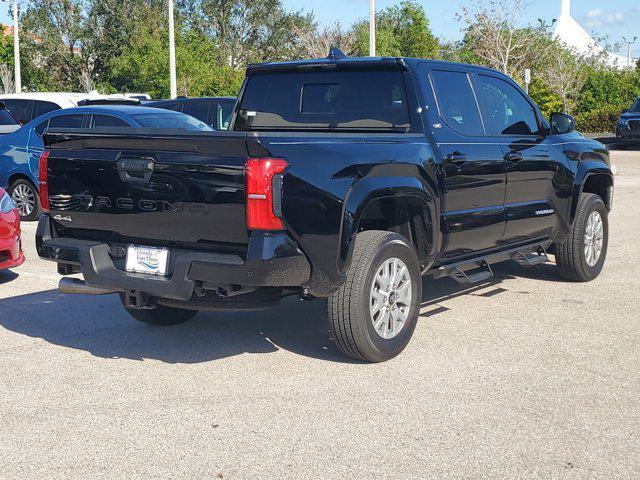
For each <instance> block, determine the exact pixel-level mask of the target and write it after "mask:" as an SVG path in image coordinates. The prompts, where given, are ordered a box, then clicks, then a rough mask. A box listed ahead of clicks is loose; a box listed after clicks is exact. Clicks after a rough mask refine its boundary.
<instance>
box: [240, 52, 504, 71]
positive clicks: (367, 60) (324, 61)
mask: <svg viewBox="0 0 640 480" xmlns="http://www.w3.org/2000/svg"><path fill="white" fill-rule="evenodd" d="M335 50H336V49H333V48H332V49H331V52H330V53H329V56H327V57H325V58H317V59H307V60H294V61H289V62H274V63H255V64H252V65H249V67H248V68H247V75H251V74H252V73H260V72H271V71H286V70H289V71H290V70H301V71H305V70H311V69H319V70H323V69H327V70H330V69H331V70H332V69H334V68H345V69H360V68H362V69H383V70H389V69H391V70H415V69H416V68H417V67H418V65H419V64H422V63H426V64H430V65H439V66H443V67H445V66H455V67H458V68H460V67H463V68H468V69H475V70H486V71H491V72H495V70H493V69H490V68H487V67H481V66H479V65H471V64H467V63H456V62H447V61H441V60H426V59H423V58H408V57H347V56H346V55H344V54H343V53H342V52H340V51H339V50H337V52H338V53H337V54H336V53H335ZM332 53H333V55H332Z"/></svg>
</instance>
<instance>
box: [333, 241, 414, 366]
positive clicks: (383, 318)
mask: <svg viewBox="0 0 640 480" xmlns="http://www.w3.org/2000/svg"><path fill="white" fill-rule="evenodd" d="M385 285H386V286H385ZM421 302H422V276H421V273H420V264H419V260H418V257H417V255H416V252H415V249H414V248H413V247H412V246H411V244H410V243H409V241H408V240H407V239H406V238H405V237H403V236H402V235H399V234H397V233H393V232H386V231H377V230H372V231H366V232H361V233H359V234H358V235H357V237H356V240H355V245H354V249H353V257H352V260H351V266H350V267H349V270H348V272H347V281H346V282H345V283H344V284H343V285H342V286H341V287H340V288H339V289H338V290H337V291H336V292H334V293H332V294H331V296H330V297H329V299H328V302H327V306H328V314H329V322H330V327H331V330H332V333H333V338H334V341H335V343H336V345H337V346H338V348H339V349H340V351H341V352H342V353H344V354H345V355H348V356H350V357H353V358H355V359H358V360H364V361H367V362H384V361H386V360H389V359H391V358H393V357H395V356H396V355H398V354H399V353H400V352H402V350H404V348H405V347H406V346H407V344H408V343H409V341H410V340H411V337H412V335H413V332H414V330H415V328H416V324H417V321H418V314H419V311H420V305H421Z"/></svg>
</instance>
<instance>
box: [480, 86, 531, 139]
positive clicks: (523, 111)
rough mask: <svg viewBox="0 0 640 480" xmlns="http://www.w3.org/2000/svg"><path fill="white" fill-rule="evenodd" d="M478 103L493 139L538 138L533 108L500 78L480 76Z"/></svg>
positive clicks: (520, 94)
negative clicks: (532, 136)
mask: <svg viewBox="0 0 640 480" xmlns="http://www.w3.org/2000/svg"><path fill="white" fill-rule="evenodd" d="M477 93H478V100H479V102H480V110H481V111H482V117H483V119H484V124H485V128H486V130H487V133H488V134H491V135H537V134H538V133H539V131H540V126H539V125H538V119H537V116H536V113H535V110H534V108H533V106H531V104H530V103H529V102H528V101H527V99H526V98H525V97H524V96H523V95H522V93H520V92H519V91H518V90H517V89H516V88H515V87H513V86H512V85H510V84H509V83H507V82H505V81H504V80H500V79H499V78H495V77H489V76H486V75H479V76H478V89H477Z"/></svg>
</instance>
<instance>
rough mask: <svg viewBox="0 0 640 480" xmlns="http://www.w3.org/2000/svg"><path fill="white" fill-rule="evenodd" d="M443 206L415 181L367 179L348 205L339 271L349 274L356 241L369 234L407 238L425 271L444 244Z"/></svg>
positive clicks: (346, 203)
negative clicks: (441, 214) (368, 232)
mask: <svg viewBox="0 0 640 480" xmlns="http://www.w3.org/2000/svg"><path fill="white" fill-rule="evenodd" d="M438 206H439V202H438V201H437V197H436V195H435V193H434V190H433V189H432V188H431V187H430V186H429V185H425V184H423V183H422V182H420V181H419V180H418V179H417V178H415V177H377V178H365V179H362V180H361V181H360V182H358V183H357V184H356V187H355V188H354V189H353V190H352V191H351V192H350V194H349V196H348V197H347V199H346V202H345V208H344V213H343V220H342V226H341V235H340V243H341V244H340V249H339V258H338V268H339V270H340V272H342V273H344V272H346V271H347V270H348V268H349V265H350V263H351V258H352V254H353V246H354V243H355V237H356V235H357V234H358V233H360V232H362V231H367V230H385V231H392V232H396V233H399V234H401V235H403V236H405V237H406V238H407V239H409V241H411V243H412V244H413V246H414V247H415V248H416V252H417V254H418V258H419V260H420V263H421V265H422V266H423V268H425V267H426V266H428V265H430V264H432V263H433V262H434V261H435V257H436V252H437V247H438V245H439V242H440V229H439V218H440V212H439V207H438Z"/></svg>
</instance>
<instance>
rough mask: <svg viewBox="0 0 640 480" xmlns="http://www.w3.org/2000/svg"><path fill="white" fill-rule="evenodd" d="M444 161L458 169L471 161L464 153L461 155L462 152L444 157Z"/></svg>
mask: <svg viewBox="0 0 640 480" xmlns="http://www.w3.org/2000/svg"><path fill="white" fill-rule="evenodd" d="M444 159H445V160H446V162H447V163H450V164H452V165H455V166H457V167H459V166H461V165H464V164H465V163H467V161H468V160H469V158H468V157H467V156H466V155H465V154H464V153H460V152H453V153H450V154H449V155H447V156H446V157H444Z"/></svg>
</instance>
